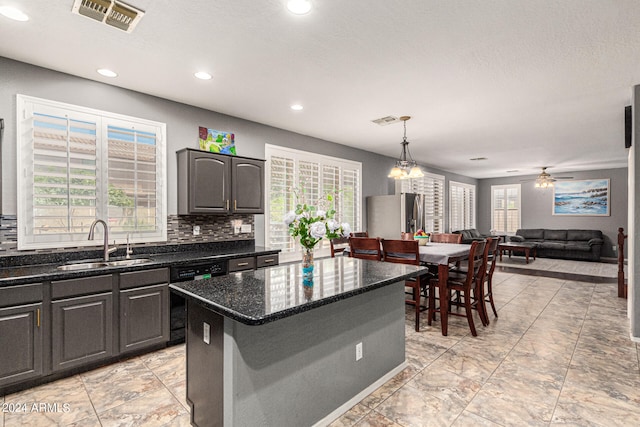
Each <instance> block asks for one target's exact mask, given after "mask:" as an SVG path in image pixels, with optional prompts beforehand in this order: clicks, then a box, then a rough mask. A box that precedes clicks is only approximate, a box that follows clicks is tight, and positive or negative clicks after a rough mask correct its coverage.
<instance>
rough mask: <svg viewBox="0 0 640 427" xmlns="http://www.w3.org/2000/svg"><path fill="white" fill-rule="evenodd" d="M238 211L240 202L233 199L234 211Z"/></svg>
mask: <svg viewBox="0 0 640 427" xmlns="http://www.w3.org/2000/svg"><path fill="white" fill-rule="evenodd" d="M237 209H238V201H237V200H236V199H233V210H234V211H235V210H237Z"/></svg>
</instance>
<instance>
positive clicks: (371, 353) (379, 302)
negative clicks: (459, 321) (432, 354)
mask: <svg viewBox="0 0 640 427" xmlns="http://www.w3.org/2000/svg"><path fill="white" fill-rule="evenodd" d="M187 304H188V305H187V313H188V326H187V400H188V401H189V403H190V404H191V420H192V424H193V425H196V426H199V427H209V426H227V427H229V426H274V427H276V426H277V427H284V426H292V427H301V426H314V425H318V426H320V425H327V424H329V423H331V422H332V421H333V420H335V419H336V418H338V417H339V416H340V415H341V414H342V413H344V412H346V411H347V410H348V409H349V408H350V407H351V406H353V405H355V404H356V403H358V402H359V401H360V400H361V399H362V398H363V397H365V396H366V395H367V394H369V393H371V392H372V391H373V390H375V389H376V388H377V387H379V386H380V385H382V384H383V383H384V382H385V381H387V380H388V379H390V378H391V377H393V376H394V375H395V374H396V373H398V372H400V371H401V370H402V369H403V368H404V366H405V365H406V362H405V325H404V323H405V322H404V318H405V308H404V305H405V304H404V286H403V284H402V283H398V284H393V285H389V286H384V287H381V288H378V289H375V290H371V291H369V292H365V293H362V294H360V295H356V296H353V297H350V298H347V299H342V300H339V301H335V302H331V303H329V304H327V305H323V306H320V307H316V308H313V309H311V310H309V311H305V312H302V313H298V314H295V315H293V316H290V317H285V318H282V319H279V320H275V321H272V322H270V323H266V324H263V325H255V326H249V325H245V324H243V323H240V322H237V321H235V320H232V319H230V318H228V317H224V316H222V315H220V314H217V313H214V312H213V311H211V310H209V309H207V308H205V307H206V305H207V304H206V302H200V301H197V300H195V299H187ZM205 323H206V324H208V325H210V326H209V327H210V339H209V343H208V344H207V343H205V341H204V339H203V337H204V335H203V333H204V324H205ZM358 343H362V348H363V357H362V359H361V360H359V361H356V345H357V344H358Z"/></svg>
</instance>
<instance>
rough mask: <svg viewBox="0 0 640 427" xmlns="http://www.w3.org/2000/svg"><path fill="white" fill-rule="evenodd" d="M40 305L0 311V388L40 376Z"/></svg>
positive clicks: (0, 309)
mask: <svg viewBox="0 0 640 427" xmlns="http://www.w3.org/2000/svg"><path fill="white" fill-rule="evenodd" d="M41 313H42V304H28V305H22V306H17V307H8V308H0V386H4V385H7V384H13V383H16V382H19V381H23V380H27V379H29V378H33V377H37V376H39V375H41V374H42V325H41V324H40V316H41Z"/></svg>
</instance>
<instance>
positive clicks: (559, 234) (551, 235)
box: [544, 230, 567, 240]
mask: <svg viewBox="0 0 640 427" xmlns="http://www.w3.org/2000/svg"><path fill="white" fill-rule="evenodd" d="M544 240H567V230H544Z"/></svg>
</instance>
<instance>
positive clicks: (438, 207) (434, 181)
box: [396, 172, 444, 233]
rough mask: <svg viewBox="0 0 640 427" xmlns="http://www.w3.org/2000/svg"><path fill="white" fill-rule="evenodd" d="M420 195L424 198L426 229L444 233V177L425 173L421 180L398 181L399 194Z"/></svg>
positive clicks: (397, 191)
mask: <svg viewBox="0 0 640 427" xmlns="http://www.w3.org/2000/svg"><path fill="white" fill-rule="evenodd" d="M399 192H401V193H419V194H422V195H423V196H424V228H425V231H428V232H436V233H444V176H442V175H436V174H431V173H428V172H425V174H424V176H423V177H421V178H413V179H402V180H398V181H396V194H397V193H399Z"/></svg>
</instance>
